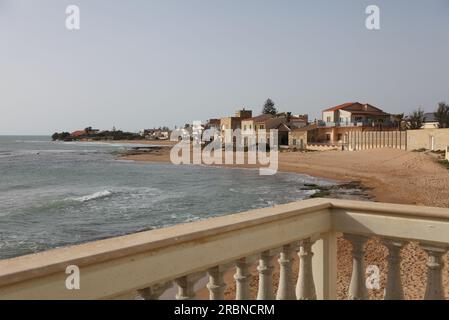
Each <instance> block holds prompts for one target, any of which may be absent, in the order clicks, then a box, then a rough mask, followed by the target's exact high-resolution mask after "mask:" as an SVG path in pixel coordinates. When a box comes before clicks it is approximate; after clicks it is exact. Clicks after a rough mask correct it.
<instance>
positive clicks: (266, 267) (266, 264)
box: [257, 251, 276, 300]
mask: <svg viewBox="0 0 449 320" xmlns="http://www.w3.org/2000/svg"><path fill="white" fill-rule="evenodd" d="M275 254H276V253H274V252H273V251H264V252H262V253H261V254H260V259H259V265H258V266H257V271H259V290H258V292H257V300H273V299H274V296H273V269H274V267H273V257H274V255H275Z"/></svg>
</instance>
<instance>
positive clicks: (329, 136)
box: [326, 133, 331, 141]
mask: <svg viewBox="0 0 449 320" xmlns="http://www.w3.org/2000/svg"><path fill="white" fill-rule="evenodd" d="M326 141H331V135H330V133H326Z"/></svg>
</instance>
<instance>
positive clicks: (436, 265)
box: [421, 244, 448, 300]
mask: <svg viewBox="0 0 449 320" xmlns="http://www.w3.org/2000/svg"><path fill="white" fill-rule="evenodd" d="M421 248H423V249H424V251H426V252H427V255H428V258H427V285H426V292H425V295H424V300H444V289H443V277H442V273H443V265H444V263H443V259H442V257H443V255H444V254H445V253H446V252H447V249H448V248H447V247H446V246H445V247H442V246H436V245H433V244H421Z"/></svg>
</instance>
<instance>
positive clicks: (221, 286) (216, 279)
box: [207, 266, 226, 300]
mask: <svg viewBox="0 0 449 320" xmlns="http://www.w3.org/2000/svg"><path fill="white" fill-rule="evenodd" d="M225 271H226V268H225V267H224V266H217V267H214V268H211V269H209V270H208V271H207V273H208V275H209V282H208V284H207V289H209V297H210V300H224V292H225V289H226V283H225V282H224V280H223V274H224V272H225Z"/></svg>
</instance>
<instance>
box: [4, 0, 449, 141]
mask: <svg viewBox="0 0 449 320" xmlns="http://www.w3.org/2000/svg"><path fill="white" fill-rule="evenodd" d="M69 4H75V5H78V6H79V7H80V10H81V30H79V31H68V30H67V29H66V28H65V18H66V15H65V9H66V6H67V5H69ZM370 4H375V5H378V6H379V7H380V10H381V11H380V14H381V16H380V17H381V30H379V31H369V30H367V29H366V28H365V19H366V14H365V8H366V7H367V6H368V5H370ZM448 21H449V1H447V0H430V1H410V0H408V1H407V0H395V1H374V0H371V1H360V0H346V1H335V0H329V1H299V0H298V1H264V0H262V1H261V0H246V1H241V0H240V1H231V0H226V1H225V0H222V1H216V0H213V1H206V0H203V1H198V0H189V1H185V0H179V1H174V0H171V1H162V0H161V1H138V0H130V1H119V0H94V1H92V0H90V1H87V0H72V1H65V0H64V1H61V0H39V1H32V0H28V1H25V0H0V111H1V113H0V134H51V133H53V132H55V131H62V130H68V131H71V130H75V129H79V128H84V127H86V126H89V125H90V126H94V127H97V128H100V129H109V128H112V126H116V127H117V128H121V129H124V130H139V129H141V128H148V127H153V126H162V125H168V126H174V125H180V124H184V123H185V122H191V121H193V120H205V119H207V118H212V117H221V116H225V115H229V114H231V113H233V111H234V110H235V109H237V108H238V107H241V106H245V107H247V108H251V109H253V110H255V111H257V112H259V111H260V110H261V108H262V104H263V102H264V100H265V99H266V98H268V97H270V98H272V99H273V100H274V101H275V103H276V104H277V106H278V108H279V109H280V110H281V111H292V112H293V113H295V114H297V113H309V115H310V118H311V119H314V118H315V117H318V116H319V111H320V110H322V109H324V108H327V107H329V106H333V105H337V104H340V103H343V102H347V101H360V102H369V103H371V104H373V105H375V106H378V107H380V108H382V109H384V110H385V111H387V112H391V113H398V112H406V113H408V112H410V111H411V110H413V109H415V108H417V107H419V106H422V107H423V108H424V109H426V110H428V111H431V110H433V109H434V108H435V107H436V105H437V103H438V102H439V101H441V100H446V101H449V81H448V76H449V58H448V57H449V41H448V40H449V27H448Z"/></svg>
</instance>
